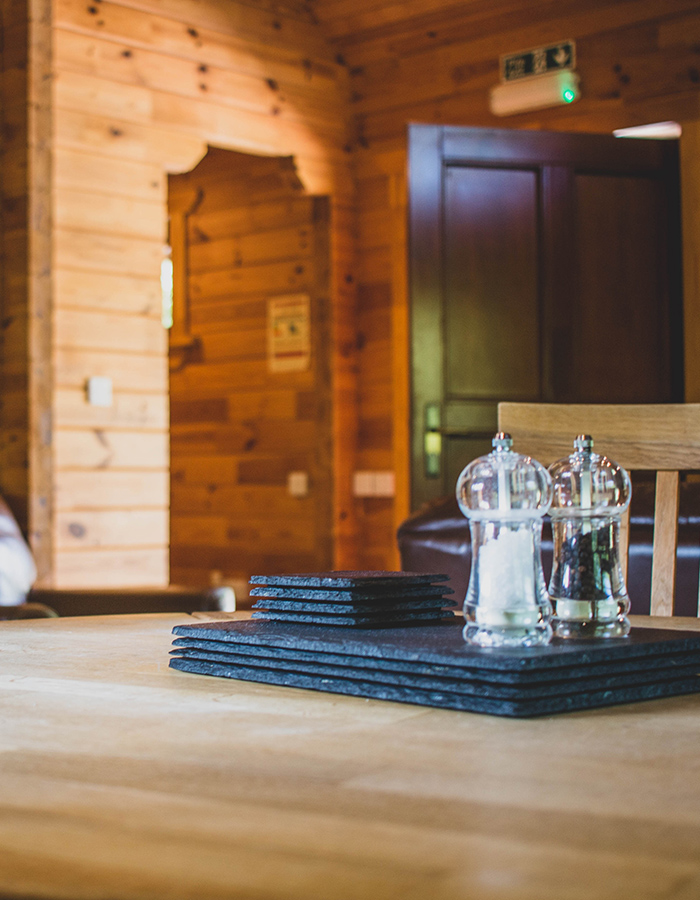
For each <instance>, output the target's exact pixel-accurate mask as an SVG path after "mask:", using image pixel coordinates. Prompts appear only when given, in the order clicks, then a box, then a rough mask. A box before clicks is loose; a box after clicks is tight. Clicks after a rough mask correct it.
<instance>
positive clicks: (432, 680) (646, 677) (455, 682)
mask: <svg viewBox="0 0 700 900" xmlns="http://www.w3.org/2000/svg"><path fill="white" fill-rule="evenodd" d="M171 654H172V655H173V657H175V658H180V659H199V660H208V661H209V662H216V663H219V664H221V665H224V666H228V667H229V669H230V670H231V672H232V677H234V678H235V672H236V669H237V668H239V667H243V668H249V669H266V670H271V671H274V672H294V673H296V674H298V675H314V676H316V677H317V678H326V677H330V678H343V679H345V678H350V679H354V680H359V681H371V682H373V683H377V684H384V685H388V686H391V687H403V688H416V689H418V690H430V691H446V692H448V693H452V694H466V695H467V696H472V697H486V698H490V699H493V700H533V699H536V698H542V697H555V696H559V695H564V694H579V693H581V692H585V693H590V692H591V691H594V690H596V691H600V690H611V689H613V688H623V687H640V686H642V685H644V684H658V683H661V682H664V681H678V680H679V679H692V678H693V677H696V678H697V677H699V676H700V660H698V661H696V662H695V663H693V664H691V665H670V666H669V665H667V666H664V667H660V668H655V669H644V670H641V671H636V672H626V671H622V672H618V673H615V674H605V675H597V676H592V677H591V676H589V677H585V678H578V679H560V680H556V681H546V682H538V683H534V684H526V685H523V684H494V683H493V682H490V681H485V680H483V679H481V678H478V677H471V678H448V677H445V676H444V675H443V676H430V675H418V674H413V673H410V672H389V671H386V670H384V671H381V670H379V669H367V668H364V667H362V666H347V665H333V664H330V663H327V662H322V661H313V662H308V661H302V660H285V659H279V658H277V659H275V658H271V657H269V656H267V657H265V656H250V655H246V654H241V653H235V652H220V651H215V650H209V649H206V650H199V649H186V648H182V647H176V648H174V649H173V650H171Z"/></svg>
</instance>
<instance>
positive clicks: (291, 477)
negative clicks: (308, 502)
mask: <svg viewBox="0 0 700 900" xmlns="http://www.w3.org/2000/svg"><path fill="white" fill-rule="evenodd" d="M287 491H288V492H289V495H290V496H291V497H306V496H307V494H308V493H309V473H308V472H289V473H288V475H287Z"/></svg>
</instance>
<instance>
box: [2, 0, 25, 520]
mask: <svg viewBox="0 0 700 900" xmlns="http://www.w3.org/2000/svg"><path fill="white" fill-rule="evenodd" d="M1 12H2V19H1V20H0V22H1V25H2V30H3V35H2V38H3V39H2V43H1V45H0V54H1V55H0V61H1V63H0V64H1V66H2V72H1V76H2V82H1V88H2V97H1V102H0V121H1V124H2V132H3V165H2V167H1V168H0V185H1V188H2V204H1V206H0V221H1V223H2V248H1V249H2V252H1V254H0V263H1V265H2V269H1V278H2V290H1V291H0V309H1V310H2V330H1V332H0V375H1V377H2V402H1V403H0V426H1V427H0V491H2V494H3V496H4V497H5V499H6V500H7V501H8V502H9V504H10V506H11V507H12V509H13V512H14V513H15V515H16V517H17V519H18V521H19V523H20V525H21V527H22V528H23V530H24V531H25V533H26V531H27V528H28V524H29V510H28V504H29V478H28V466H29V361H28V353H29V350H28V322H27V317H28V307H27V285H28V248H27V233H28V232H27V199H26V195H27V189H28V185H27V168H28V159H27V130H28V122H27V114H26V102H25V97H26V94H27V91H28V77H27V54H28V40H29V38H28V25H27V21H26V10H25V9H24V7H23V4H14V3H12V4H11V3H9V2H8V0H3V3H2V7H1ZM17 323H20V324H19V325H18V324H17Z"/></svg>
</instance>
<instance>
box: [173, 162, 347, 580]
mask: <svg viewBox="0 0 700 900" xmlns="http://www.w3.org/2000/svg"><path fill="white" fill-rule="evenodd" d="M170 187H171V189H170V204H171V209H175V210H177V209H179V208H182V207H184V206H185V205H186V204H187V203H188V202H189V198H191V197H192V196H193V195H194V196H196V197H198V202H197V204H196V205H195V206H194V207H191V208H190V213H189V215H188V216H187V218H186V222H184V223H183V225H184V228H185V229H186V234H187V266H186V276H187V278H186V294H187V302H188V306H189V309H188V312H187V318H188V319H189V321H190V325H191V334H192V337H193V338H196V339H197V342H198V347H199V355H198V356H197V357H196V358H192V357H191V356H187V355H185V354H184V353H183V351H182V349H181V347H180V346H178V344H177V342H173V341H171V361H172V370H171V429H172V445H171V446H172V463H171V466H172V488H171V504H172V513H171V515H172V519H171V521H172V525H171V535H172V551H171V555H172V564H171V570H172V577H173V578H174V579H178V580H181V581H182V580H184V581H187V582H194V583H200V584H201V583H206V582H208V581H209V580H210V578H211V579H216V578H218V577H219V573H220V574H221V575H223V577H225V578H228V579H234V580H241V579H243V580H247V578H248V577H249V576H250V575H251V574H253V573H254V572H255V571H258V568H259V567H262V570H263V571H283V570H284V568H285V565H283V564H282V563H281V562H280V560H283V561H284V563H285V564H286V563H288V562H289V560H290V559H292V558H293V559H294V560H295V568H297V569H301V570H304V569H305V568H306V569H307V570H308V568H312V569H314V568H315V569H319V568H321V569H323V568H327V567H329V566H330V565H331V557H332V517H331V503H332V484H333V479H332V472H331V467H332V460H333V452H332V450H333V448H332V443H331V431H330V416H331V404H330V391H331V381H330V351H329V341H328V334H329V329H330V296H329V286H330V280H329V276H330V273H329V262H330V256H329V248H328V241H329V236H328V230H329V224H328V214H327V209H328V203H327V201H326V200H324V199H322V198H309V197H303V193H302V185H301V184H300V182H299V179H298V178H297V177H296V175H295V173H294V167H293V166H291V165H290V162H289V160H287V159H274V158H273V159H270V158H267V159H260V158H256V157H251V156H249V155H247V154H240V153H232V152H222V151H217V150H211V151H210V152H209V154H208V155H207V157H205V159H204V160H203V161H202V163H201V164H200V165H199V166H198V167H197V168H196V169H195V170H194V171H193V172H191V173H188V174H186V175H182V176H177V177H173V178H171V179H170ZM289 209H292V210H293V211H294V214H295V216H296V219H295V220H294V224H293V225H290V223H289V222H288V220H287V212H288V210H289ZM294 293H304V294H308V295H309V296H310V298H311V311H312V319H311V329H312V338H313V341H312V356H311V364H310V366H309V368H308V370H306V371H299V372H293V371H290V372H288V373H279V374H276V373H274V372H270V370H269V365H268V359H267V352H268V345H267V341H268V321H267V314H268V300H269V298H270V297H271V296H274V295H275V294H281V295H287V294H294ZM290 471H306V472H308V473H309V479H310V491H309V495H308V496H307V497H305V498H293V497H289V496H288V494H287V476H288V473H289V472H290ZM251 567H253V568H251ZM255 567H258V568H255Z"/></svg>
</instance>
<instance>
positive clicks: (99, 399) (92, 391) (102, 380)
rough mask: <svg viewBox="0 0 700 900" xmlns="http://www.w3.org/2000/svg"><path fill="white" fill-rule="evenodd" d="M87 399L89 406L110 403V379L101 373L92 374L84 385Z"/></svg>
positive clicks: (108, 404)
mask: <svg viewBox="0 0 700 900" xmlns="http://www.w3.org/2000/svg"><path fill="white" fill-rule="evenodd" d="M86 392H87V401H88V403H89V404H90V405H91V406H111V405H112V379H111V378H106V377H104V376H103V375H93V376H92V378H88V380H87V385H86Z"/></svg>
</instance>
